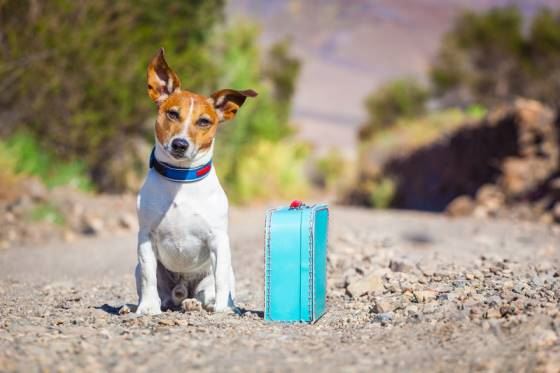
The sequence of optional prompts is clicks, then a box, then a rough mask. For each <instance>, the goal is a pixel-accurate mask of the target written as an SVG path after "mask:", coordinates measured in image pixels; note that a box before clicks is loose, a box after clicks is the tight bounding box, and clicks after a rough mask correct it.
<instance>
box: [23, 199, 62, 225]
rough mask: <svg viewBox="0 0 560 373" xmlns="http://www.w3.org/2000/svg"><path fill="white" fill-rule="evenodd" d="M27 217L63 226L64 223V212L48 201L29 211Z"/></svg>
mask: <svg viewBox="0 0 560 373" xmlns="http://www.w3.org/2000/svg"><path fill="white" fill-rule="evenodd" d="M28 219H29V220H31V221H44V222H47V223H51V224H56V225H60V226H63V225H64V224H65V223H66V219H65V218H64V214H62V212H60V210H59V209H58V208H56V206H54V205H52V204H50V203H40V204H38V205H36V206H34V207H33V209H32V210H31V211H29V215H28Z"/></svg>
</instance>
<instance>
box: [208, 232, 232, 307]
mask: <svg viewBox="0 0 560 373" xmlns="http://www.w3.org/2000/svg"><path fill="white" fill-rule="evenodd" d="M213 254H214V255H213V262H214V263H213V267H214V278H215V286H216V301H215V304H214V311H215V312H225V311H229V310H230V309H235V305H234V304H233V298H232V294H234V293H233V292H232V289H231V287H232V286H233V284H231V281H230V279H231V251H230V247H229V238H228V236H227V234H219V235H216V237H215V242H214V253H213Z"/></svg>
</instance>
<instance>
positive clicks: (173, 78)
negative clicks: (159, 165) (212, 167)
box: [148, 49, 257, 154]
mask: <svg viewBox="0 0 560 373" xmlns="http://www.w3.org/2000/svg"><path fill="white" fill-rule="evenodd" d="M148 95H149V96H150V98H151V99H152V100H153V101H154V102H156V103H157V104H158V116H157V121H156V138H157V140H158V141H159V143H160V144H161V145H162V146H163V147H164V148H166V149H167V148H168V147H169V144H170V142H171V141H172V140H173V139H174V138H177V137H181V138H184V139H186V140H187V141H188V143H189V147H190V148H191V149H192V150H191V152H195V153H196V152H198V151H200V150H206V149H208V148H210V146H211V145H212V142H213V140H214V137H215V136H216V132H217V128H218V124H219V123H221V122H224V121H227V120H230V119H233V118H234V117H235V115H236V113H237V111H238V110H239V108H240V107H241V106H242V105H243V103H244V102H245V99H246V98H247V97H255V96H257V93H256V92H255V91H253V90H251V89H248V90H244V91H237V90H234V89H222V90H220V91H218V92H216V93H214V94H212V95H211V96H210V97H206V96H202V95H198V94H196V93H192V92H189V91H184V90H181V83H180V81H179V78H178V77H177V75H176V74H175V72H173V70H172V69H171V68H170V67H169V65H167V62H166V61H165V57H164V54H163V49H161V50H160V51H159V53H158V54H157V55H156V56H155V57H154V58H153V59H152V61H151V62H150V65H149V66H148ZM193 154H194V153H193Z"/></svg>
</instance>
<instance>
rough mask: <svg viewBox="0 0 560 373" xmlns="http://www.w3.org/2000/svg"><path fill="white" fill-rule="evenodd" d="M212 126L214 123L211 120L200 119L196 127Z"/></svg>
mask: <svg viewBox="0 0 560 373" xmlns="http://www.w3.org/2000/svg"><path fill="white" fill-rule="evenodd" d="M211 124H212V122H211V121H210V119H208V118H206V117H202V118H198V120H197V121H196V125H197V126H199V127H208V126H210V125H211Z"/></svg>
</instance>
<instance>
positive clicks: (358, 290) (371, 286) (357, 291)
mask: <svg viewBox="0 0 560 373" xmlns="http://www.w3.org/2000/svg"><path fill="white" fill-rule="evenodd" d="M346 290H347V292H348V294H349V295H350V296H351V297H353V298H358V297H360V296H362V295H365V294H368V293H371V294H381V293H383V290H385V287H384V285H383V279H382V278H381V277H380V276H378V275H376V274H374V273H370V274H369V275H367V276H365V277H363V278H361V279H359V280H355V281H353V282H351V283H350V284H349V285H348V287H347V288H346Z"/></svg>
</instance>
